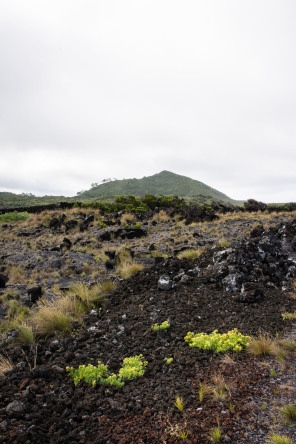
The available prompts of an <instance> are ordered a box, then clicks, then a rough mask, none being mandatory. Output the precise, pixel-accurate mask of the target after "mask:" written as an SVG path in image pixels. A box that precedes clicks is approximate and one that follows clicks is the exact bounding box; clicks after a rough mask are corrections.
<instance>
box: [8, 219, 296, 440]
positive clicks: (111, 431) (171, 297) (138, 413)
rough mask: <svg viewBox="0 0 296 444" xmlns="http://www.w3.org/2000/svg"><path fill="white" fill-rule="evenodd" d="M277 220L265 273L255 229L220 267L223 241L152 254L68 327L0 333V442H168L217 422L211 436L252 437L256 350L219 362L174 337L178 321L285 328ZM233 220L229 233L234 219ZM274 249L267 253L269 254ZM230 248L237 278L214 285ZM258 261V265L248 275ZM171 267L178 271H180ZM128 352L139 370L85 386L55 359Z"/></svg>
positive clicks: (188, 325) (266, 381)
mask: <svg viewBox="0 0 296 444" xmlns="http://www.w3.org/2000/svg"><path fill="white" fill-rule="evenodd" d="M230 224H231V222H230ZM291 226H292V228H291V227H290V234H289V235H287V230H286V231H285V237H284V239H285V245H286V247H287V242H288V241H289V242H290V243H291V242H292V241H293V239H294V236H295V232H294V231H293V230H295V226H296V224H295V222H294V225H293V223H292V225H291ZM282 227H283V225H281V224H280V227H277V228H276V229H274V231H272V233H271V234H270V235H268V236H267V237H268V239H269V241H270V242H273V241H274V242H275V243H276V245H277V248H278V249H279V251H278V252H277V253H275V248H273V244H271V247H270V248H266V249H265V253H266V255H267V256H268V254H270V259H271V262H272V263H273V264H276V267H277V269H276V272H277V273H278V274H277V275H276V277H275V276H274V274H275V272H273V271H272V269H270V267H269V263H270V262H269V261H268V260H266V255H265V256H264V257H263V256H260V255H258V254H257V253H258V251H259V250H258V248H257V247H258V245H259V243H260V242H261V244H260V245H261V246H262V238H263V237H264V235H263V234H262V232H261V233H260V232H258V233H255V234H254V233H253V236H251V238H249V237H246V238H245V239H244V240H242V241H241V243H237V244H236V245H235V244H233V250H232V251H230V252H229V253H227V254H225V257H226V259H225V258H224V259H223V260H224V262H223V264H224V265H223V267H222V268H221V267H220V265H221V261H220V259H219V261H220V262H219V261H217V260H216V259H215V257H216V256H215V254H216V253H217V252H219V251H222V250H223V249H222V248H221V247H220V248H217V249H211V250H208V251H207V252H206V253H205V254H204V255H202V256H201V257H200V258H199V259H196V260H194V261H191V260H188V259H183V260H179V259H177V258H175V257H171V258H169V259H160V260H158V261H157V263H155V264H154V265H153V266H152V267H150V268H145V269H144V270H143V271H141V272H140V273H138V274H137V275H135V276H134V277H133V278H130V279H128V280H125V281H123V280H121V281H120V282H119V285H118V288H117V289H116V290H115V291H114V292H113V293H112V294H110V295H109V296H108V298H107V301H106V305H105V307H104V309H103V310H97V311H95V312H93V313H91V314H89V315H88V316H86V318H85V325H84V327H83V328H82V327H80V326H77V331H73V333H72V334H71V335H69V336H63V337H54V338H48V339H41V340H40V341H39V342H38V344H36V345H32V346H22V347H21V346H14V347H12V346H11V345H10V344H9V343H5V342H4V343H3V344H2V354H4V355H9V357H10V359H11V360H12V362H13V364H14V368H13V369H12V370H11V371H10V372H8V373H6V374H5V376H4V377H3V378H1V379H0V441H1V442H3V443H32V442H35V441H39V442H40V443H52V444H54V443H67V442H71V443H88V442H93V443H121V444H123V443H126V444H128V443H161V442H163V443H165V442H167V443H171V442H181V438H180V431H184V433H185V432H186V434H187V438H186V440H185V439H184V441H185V442H191V443H209V442H211V440H210V437H209V436H210V433H211V430H212V428H213V427H216V426H217V425H220V426H221V428H222V429H223V438H222V440H223V442H238V443H241V442H245V443H260V442H264V440H265V439H266V436H267V434H268V433H269V431H270V430H271V428H272V425H271V423H270V420H268V418H267V417H262V409H261V408H260V406H261V404H260V402H261V401H259V400H261V399H262V397H264V395H266V390H267V387H269V386H270V385H271V381H270V373H269V370H268V368H267V367H264V366H262V360H261V359H258V358H254V357H251V356H248V355H247V354H246V353H245V352H243V353H240V354H234V355H232V361H231V359H228V360H223V359H222V358H223V356H221V355H218V354H215V353H213V352H211V351H205V350H199V349H197V348H190V347H189V345H188V344H187V343H186V342H185V341H184V337H185V336H186V334H187V333H188V332H189V331H193V332H196V333H197V332H205V333H210V332H212V331H213V330H219V332H227V331H229V330H232V329H234V328H237V329H238V330H239V331H240V332H241V333H243V334H246V335H257V334H258V332H259V331H260V330H261V331H264V332H267V333H269V334H271V335H275V334H276V333H279V334H284V332H285V330H287V329H288V328H289V327H291V323H289V322H288V321H286V322H284V321H283V318H282V316H281V314H282V313H284V312H294V311H295V310H296V300H295V298H293V297H292V296H291V289H292V283H293V272H292V271H293V270H292V269H289V270H290V271H289V270H288V268H289V267H291V266H293V265H292V262H291V261H292V259H293V258H291V257H290V259H289V254H293V250H291V251H290V250H289V248H288V247H287V248H288V250H289V251H285V250H283V248H280V245H279V244H278V243H279V242H280V240H281V238H280V235H279V234H278V233H279V230H280V228H282ZM233 230H234V231H235V233H237V231H236V230H239V228H233ZM291 230H292V231H291ZM259 231H260V230H259ZM200 236H202V234H200ZM205 238H206V236H205ZM265 238H266V235H265ZM274 239H275V240H274ZM265 244H266V241H265ZM255 247H256V248H257V250H258V251H257V250H256V248H255ZM260 248H261V247H260ZM224 250H225V249H224ZM255 250H256V251H255ZM269 250H270V251H269ZM248 251H249V253H248V254H249V256H248V254H247V253H246V252H248ZM260 251H261V250H260ZM242 252H244V262H242ZM234 253H235V257H236V262H235V263H233V260H234V259H233V254H234ZM275 254H277V257H278V263H277V261H276V259H272V258H275ZM218 256H219V255H218ZM230 256H231V258H230V259H229V261H232V265H230V266H232V269H231V272H232V274H238V273H241V276H242V282H240V288H235V289H234V290H233V291H229V289H228V290H226V288H225V281H223V279H225V277H226V275H227V273H226V274H225V266H226V264H227V262H225V261H227V260H228V259H227V257H228V258H229V257H230ZM213 258H214V260H213ZM260 258H261V259H260ZM284 261H286V262H285V263H283V262H284ZM217 263H218V265H217ZM229 263H230V262H229ZM285 264H287V266H286V265H285ZM227 266H229V264H228V265H227ZM219 267H220V268H219ZM242 267H243V269H244V272H242ZM258 268H260V270H261V271H262V272H260V273H259V274H258V272H256V273H257V274H256V273H255V272H254V270H255V271H256V270H258ZM222 269H223V270H224V271H223V270H222ZM219 270H220V271H219ZM221 270H222V271H221ZM219 273H220V274H219ZM254 273H255V274H254ZM289 273H290V274H289ZM163 275H168V276H169V277H170V278H171V279H172V280H173V281H174V286H173V288H172V289H171V290H169V291H162V290H160V289H159V288H158V280H159V278H160V276H163ZM183 275H185V276H188V279H185V280H183V281H182V279H181V277H182V276H183ZM250 276H251V278H250ZM254 276H255V277H254ZM256 276H257V277H256ZM250 281H253V282H254V281H255V282H257V283H259V284H260V285H263V287H264V291H263V294H262V295H261V296H260V297H259V298H258V300H256V298H254V299H253V300H252V301H251V303H250V300H247V302H246V301H245V300H242V298H241V297H240V294H241V293H240V290H241V287H242V285H243V283H244V282H250ZM184 282H185V283H184ZM283 287H284V289H283ZM165 320H167V321H168V322H169V323H170V325H171V326H170V328H169V329H168V330H167V331H160V332H154V331H153V330H152V329H151V326H152V325H153V324H155V323H158V324H160V323H162V322H163V321H165ZM139 354H142V355H143V356H144V357H145V360H147V361H148V365H147V367H146V371H145V374H144V376H143V377H141V378H138V379H135V380H132V381H128V382H126V384H125V385H124V386H123V387H121V388H115V387H106V386H103V385H99V384H98V385H96V386H95V387H90V386H88V385H87V384H86V383H85V382H81V383H80V384H78V385H77V386H75V385H74V383H73V380H72V378H71V377H70V376H69V374H68V373H67V372H66V367H67V366H70V367H71V366H73V367H75V368H76V367H78V366H79V365H82V364H85V365H87V364H88V363H90V364H94V365H96V364H97V361H98V360H99V361H102V362H103V363H104V364H107V365H108V367H109V370H110V371H111V372H115V373H116V372H118V369H119V368H120V367H121V363H122V361H123V359H124V358H125V357H127V356H133V355H139ZM171 357H172V358H173V362H172V363H171V364H167V363H166V362H165V358H171ZM291 359H292V358H291ZM213 375H220V376H223V377H224V380H225V382H226V383H227V385H228V387H229V390H228V391H227V394H226V396H225V398H224V399H220V400H214V399H213V398H212V397H211V396H208V397H206V398H205V399H204V400H203V401H202V402H201V401H200V400H199V395H198V391H199V384H200V383H205V382H208V383H212V378H213ZM176 396H180V397H182V398H183V400H184V405H185V407H184V410H183V411H182V412H181V411H179V410H178V409H177V408H176V406H175V405H174V402H175V399H176ZM13 401H16V403H15V404H14V405H13V406H11V403H12V402H13ZM291 430H292V429H291ZM291 430H290V431H289V433H290V435H291V436H294V435H295V433H294V432H293V430H292V431H291ZM293 433H294V435H293Z"/></svg>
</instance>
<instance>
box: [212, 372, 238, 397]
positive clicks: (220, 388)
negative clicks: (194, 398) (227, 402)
mask: <svg viewBox="0 0 296 444" xmlns="http://www.w3.org/2000/svg"><path fill="white" fill-rule="evenodd" d="M212 381H213V388H212V394H213V399H214V400H215V401H222V400H223V399H225V398H226V397H227V395H228V394H230V393H231V391H232V390H233V387H232V386H231V384H229V383H227V384H226V381H225V379H224V376H223V375H221V374H220V373H216V374H214V375H213V376H212Z"/></svg>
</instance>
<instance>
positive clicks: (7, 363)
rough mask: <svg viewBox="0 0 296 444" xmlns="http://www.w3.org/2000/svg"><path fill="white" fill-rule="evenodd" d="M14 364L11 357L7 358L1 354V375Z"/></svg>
mask: <svg viewBox="0 0 296 444" xmlns="http://www.w3.org/2000/svg"><path fill="white" fill-rule="evenodd" d="M12 368H13V364H12V362H11V361H10V359H8V358H5V357H4V356H3V355H0V377H3V376H4V374H5V372H9V371H10V370H12Z"/></svg>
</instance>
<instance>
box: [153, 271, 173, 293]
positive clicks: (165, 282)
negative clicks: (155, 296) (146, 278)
mask: <svg viewBox="0 0 296 444" xmlns="http://www.w3.org/2000/svg"><path fill="white" fill-rule="evenodd" d="M173 286H174V283H173V281H172V280H171V279H170V277H169V276H167V275H166V274H163V275H162V276H160V278H159V279H158V282H157V288H158V289H159V290H164V291H169V290H171V289H172V288H173Z"/></svg>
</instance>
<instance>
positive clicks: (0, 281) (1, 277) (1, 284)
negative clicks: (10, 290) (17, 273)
mask: <svg viewBox="0 0 296 444" xmlns="http://www.w3.org/2000/svg"><path fill="white" fill-rule="evenodd" d="M6 282H8V276H6V275H5V274H3V273H0V288H5V286H6Z"/></svg>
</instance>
